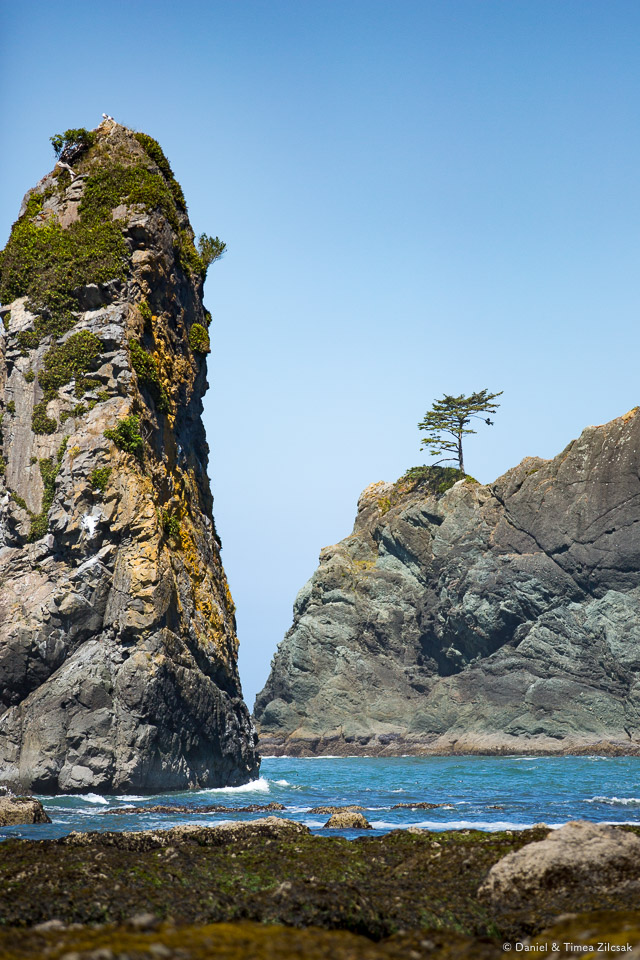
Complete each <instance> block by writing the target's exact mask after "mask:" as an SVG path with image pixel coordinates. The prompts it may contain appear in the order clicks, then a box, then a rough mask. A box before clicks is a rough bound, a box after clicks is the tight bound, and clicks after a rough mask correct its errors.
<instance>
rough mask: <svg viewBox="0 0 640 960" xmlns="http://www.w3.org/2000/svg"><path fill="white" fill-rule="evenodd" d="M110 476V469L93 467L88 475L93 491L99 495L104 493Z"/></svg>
mask: <svg viewBox="0 0 640 960" xmlns="http://www.w3.org/2000/svg"><path fill="white" fill-rule="evenodd" d="M110 476H111V467H95V469H94V470H92V471H91V473H90V474H89V483H90V484H91V486H92V487H93V488H94V490H99V491H100V493H104V492H105V490H106V489H107V484H108V483H109V477H110Z"/></svg>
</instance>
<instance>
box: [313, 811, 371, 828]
mask: <svg viewBox="0 0 640 960" xmlns="http://www.w3.org/2000/svg"><path fill="white" fill-rule="evenodd" d="M324 826H325V829H330V830H371V829H372V827H371V824H370V823H369V821H368V820H367V818H366V817H363V815H362V814H361V813H356V812H355V811H350V810H343V811H342V812H341V813H334V814H332V816H330V817H329V819H328V820H327V822H326V823H325V825H324Z"/></svg>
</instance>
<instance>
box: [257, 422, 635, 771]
mask: <svg viewBox="0 0 640 960" xmlns="http://www.w3.org/2000/svg"><path fill="white" fill-rule="evenodd" d="M436 469H437V468H436ZM639 474H640V410H639V409H638V408H635V409H634V410H632V411H630V412H629V413H628V414H626V415H625V416H622V417H619V418H618V419H616V420H613V421H611V422H610V423H607V424H604V425H603V426H598V427H588V428H587V429H586V430H585V431H584V432H583V433H582V435H581V436H580V437H579V438H578V439H577V440H574V441H573V442H572V443H570V444H569V446H568V447H567V448H566V449H565V450H564V451H563V452H562V453H561V454H560V455H559V456H557V457H555V459H553V460H548V461H547V460H541V459H535V458H527V459H525V460H523V462H522V463H521V464H519V466H517V467H516V468H515V469H513V470H510V471H508V472H507V473H506V474H504V476H502V477H500V478H499V479H498V480H496V481H495V483H492V484H489V485H481V484H478V483H475V482H471V481H469V480H466V481H459V482H457V483H456V484H455V485H454V486H453V487H451V488H450V489H448V490H447V491H446V492H444V493H438V492H437V487H436V486H434V485H433V484H432V483H431V482H430V481H426V480H425V481H423V482H420V481H411V482H408V481H399V482H398V483H396V484H393V485H392V484H384V483H379V484H374V485H373V486H371V487H369V488H367V490H365V491H364V493H363V494H362V496H361V498H360V501H359V504H358V516H357V519H356V523H355V527H354V530H353V533H352V534H351V536H349V537H347V538H346V539H345V540H343V541H342V542H341V543H339V544H337V545H336V546H332V547H327V548H325V549H324V550H323V551H322V553H321V555H320V566H319V568H318V570H317V571H316V573H315V574H314V575H313V577H312V578H311V580H310V581H309V582H308V583H307V584H306V586H304V587H303V589H302V590H301V591H300V593H299V595H298V597H297V599H296V603H295V607H294V623H293V626H292V628H291V630H290V631H289V632H288V634H287V635H286V637H285V639H284V641H283V642H282V644H281V645H280V647H279V649H278V652H277V653H276V655H275V657H274V660H273V663H272V669H271V673H270V676H269V678H268V680H267V684H266V686H265V688H264V690H263V691H262V692H261V693H260V694H259V696H258V698H257V700H256V706H255V717H256V720H257V722H258V724H259V733H260V744H261V750H262V752H263V753H265V754H278V753H289V754H303V755H304V754H313V753H338V754H357V753H365V754H403V753H416V754H421V753H425V754H426V753H458V752H459V753H492V752H498V753H509V752H519V751H522V750H527V751H531V752H539V753H556V752H559V753H562V752H564V753H570V752H593V751H595V752H612V753H639V752H640V476H639Z"/></svg>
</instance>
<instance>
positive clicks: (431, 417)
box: [418, 388, 503, 473]
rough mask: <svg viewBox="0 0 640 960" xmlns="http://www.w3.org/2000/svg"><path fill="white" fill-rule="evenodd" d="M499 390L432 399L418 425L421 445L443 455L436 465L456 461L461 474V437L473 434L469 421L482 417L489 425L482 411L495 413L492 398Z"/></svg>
mask: <svg viewBox="0 0 640 960" xmlns="http://www.w3.org/2000/svg"><path fill="white" fill-rule="evenodd" d="M502 393H503V391H502V390H500V391H499V392H498V393H489V391H488V390H487V389H486V388H485V389H484V390H480V391H479V392H478V393H472V394H471V396H469V397H465V396H464V394H460V396H458V397H452V396H449V395H448V394H447V395H445V396H444V397H443V398H442V399H441V400H435V401H434V403H433V407H432V408H431V410H429V411H428V413H426V414H425V417H424V420H421V421H420V423H419V424H418V427H419V429H420V430H425V431H426V432H427V436H426V437H425V438H424V439H423V441H422V443H421V446H423V447H426V448H427V449H428V450H429V451H430V453H431V456H432V457H437V456H438V454H440V453H444V454H445V456H444V457H441V459H440V460H437V461H436V464H437V463H445V462H446V461H448V460H457V462H458V467H459V469H460V472H461V473H465V469H464V456H463V452H462V438H463V436H465V435H466V434H470V433H476V431H475V430H472V429H471V427H469V423H470V422H471V420H483V421H484V423H486V424H487V426H489V427H490V426H493V420H491V418H490V417H489V416H486V417H485V416H483V414H490V413H495V411H496V410H497V409H498V407H499V406H500V404H499V403H494V402H493V401H494V400H495V399H496V397H500V396H502ZM434 466H435V464H434Z"/></svg>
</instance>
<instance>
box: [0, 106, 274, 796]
mask: <svg viewBox="0 0 640 960" xmlns="http://www.w3.org/2000/svg"><path fill="white" fill-rule="evenodd" d="M88 140H89V143H88V144H87V145H84V146H82V145H81V149H80V151H79V153H78V152H77V151H76V156H75V157H74V158H70V157H69V155H68V156H67V159H69V160H70V162H72V163H73V175H71V174H70V173H69V172H68V170H65V169H63V168H60V167H56V169H55V170H54V171H53V173H51V174H49V175H47V176H46V177H44V179H43V180H41V181H40V183H39V184H38V185H37V186H36V188H35V189H34V190H32V191H31V192H30V193H29V194H27V196H26V197H25V201H24V202H23V206H22V211H21V217H20V219H19V220H18V221H17V222H16V224H15V225H14V228H13V231H12V235H11V238H10V240H9V243H8V244H7V247H6V248H5V250H4V252H3V253H2V255H0V256H1V259H0V297H1V298H2V302H3V303H4V304H5V307H3V309H2V314H3V317H4V326H3V327H0V396H1V397H2V410H3V419H2V434H3V446H2V454H3V455H2V459H1V469H2V478H1V479H0V783H4V784H6V785H8V786H10V787H11V788H12V789H15V790H25V789H28V790H33V791H38V792H43V793H50V792H56V791H64V792H72V791H85V790H87V789H91V790H102V791H116V792H139V791H157V790H167V789H179V788H185V787H188V786H219V785H224V784H237V783H243V782H246V781H247V780H249V779H251V778H252V777H254V776H255V775H256V773H257V770H258V758H257V754H256V750H255V733H254V731H253V728H252V725H251V722H250V718H249V715H248V712H247V710H246V707H245V705H244V703H243V701H242V695H241V690H240V683H239V678H238V671H237V639H236V633H235V618H234V606H233V601H232V599H231V595H230V593H229V588H228V586H227V581H226V578H225V574H224V571H223V568H222V564H221V560H220V541H219V540H218V537H217V535H216V531H215V527H214V524H213V518H212V514H211V506H212V497H211V493H210V489H209V481H208V478H207V461H208V447H207V443H206V439H205V434H204V428H203V425H202V420H201V413H202V396H203V394H204V392H205V390H206V388H207V383H206V352H208V334H207V325H208V321H209V319H210V318H209V316H208V314H207V313H206V311H205V310H204V308H203V305H202V283H203V279H204V273H205V272H206V266H207V264H206V262H205V261H203V259H202V258H201V257H200V256H199V254H198V253H197V251H196V249H195V246H194V244H193V232H192V230H191V227H190V224H189V220H188V217H187V214H186V207H185V206H184V199H183V197H182V191H181V190H180V187H179V186H178V184H177V183H176V181H175V180H174V179H173V174H172V172H171V168H170V167H169V165H168V163H167V161H166V159H165V158H164V155H163V154H162V151H161V150H160V148H159V146H158V145H157V144H156V142H155V141H153V140H151V139H150V138H148V137H145V136H144V135H134V134H133V133H131V131H129V130H126V129H125V128H123V127H120V126H118V125H116V124H113V123H111V122H109V121H105V123H104V124H103V125H101V126H100V127H99V128H98V129H97V130H96V131H94V132H93V134H91V135H89V138H88ZM91 141H93V142H91ZM63 157H64V155H63ZM7 308H8V309H7Z"/></svg>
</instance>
